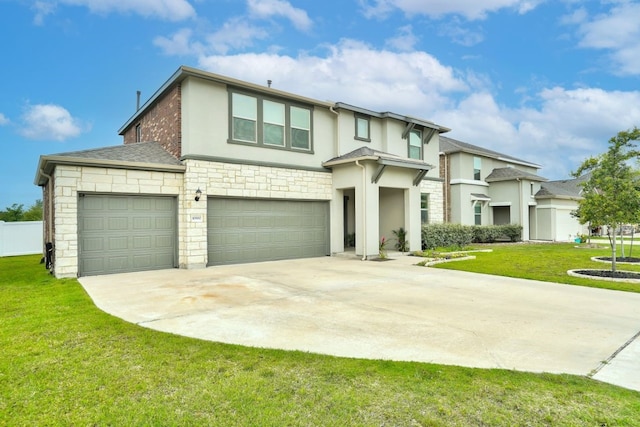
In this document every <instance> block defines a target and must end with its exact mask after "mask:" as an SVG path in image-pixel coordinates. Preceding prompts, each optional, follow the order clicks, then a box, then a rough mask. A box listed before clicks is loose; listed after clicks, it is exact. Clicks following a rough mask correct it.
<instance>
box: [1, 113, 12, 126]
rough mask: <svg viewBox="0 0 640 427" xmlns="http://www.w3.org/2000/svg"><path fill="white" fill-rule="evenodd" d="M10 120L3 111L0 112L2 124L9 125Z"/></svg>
mask: <svg viewBox="0 0 640 427" xmlns="http://www.w3.org/2000/svg"><path fill="white" fill-rule="evenodd" d="M9 122H10V120H9V119H8V118H7V117H6V116H5V115H4V114H2V113H0V126H5V125H8V124H9Z"/></svg>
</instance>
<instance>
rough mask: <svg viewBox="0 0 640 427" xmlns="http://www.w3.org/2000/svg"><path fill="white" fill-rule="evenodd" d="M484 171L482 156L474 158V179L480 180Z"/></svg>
mask: <svg viewBox="0 0 640 427" xmlns="http://www.w3.org/2000/svg"><path fill="white" fill-rule="evenodd" d="M481 173H482V159H481V158H480V157H474V158H473V179H475V180H476V181H480V175H481Z"/></svg>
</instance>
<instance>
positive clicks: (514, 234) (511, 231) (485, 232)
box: [473, 224, 522, 243]
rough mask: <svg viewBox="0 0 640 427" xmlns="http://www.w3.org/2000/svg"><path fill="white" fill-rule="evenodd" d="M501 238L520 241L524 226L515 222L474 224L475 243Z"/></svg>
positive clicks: (491, 241)
mask: <svg viewBox="0 0 640 427" xmlns="http://www.w3.org/2000/svg"><path fill="white" fill-rule="evenodd" d="M499 240H508V241H510V242H519V241H520V240H522V227H521V226H519V225H514V224H510V225H475V226H473V243H494V242H496V241H499Z"/></svg>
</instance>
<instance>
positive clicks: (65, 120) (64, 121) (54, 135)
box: [19, 104, 84, 141]
mask: <svg viewBox="0 0 640 427" xmlns="http://www.w3.org/2000/svg"><path fill="white" fill-rule="evenodd" d="M22 121H23V123H22V129H21V130H20V131H19V132H20V134H21V135H22V136H24V137H26V138H29V139H37V140H54V141H64V140H67V139H69V138H74V137H76V136H78V135H80V134H81V133H82V132H83V131H84V129H83V126H82V124H81V123H80V121H79V120H78V119H76V118H74V117H72V116H71V114H70V113H69V111H67V110H66V109H65V108H64V107H61V106H59V105H55V104H37V105H29V106H28V107H27V110H26V112H25V113H24V115H23V116H22Z"/></svg>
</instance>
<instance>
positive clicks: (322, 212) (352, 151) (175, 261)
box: [35, 67, 449, 277]
mask: <svg viewBox="0 0 640 427" xmlns="http://www.w3.org/2000/svg"><path fill="white" fill-rule="evenodd" d="M265 83H266V82H265ZM448 130H449V129H447V128H445V127H442V126H439V125H437V124H435V123H432V122H429V121H427V120H423V119H417V118H414V117H409V116H403V115H400V114H395V113H390V112H374V111H370V110H367V109H364V108H359V107H354V106H351V105H347V104H343V103H332V102H325V101H319V100H315V99H310V98H307V97H303V96H299V95H295V94H291V93H287V92H283V91H280V90H277V89H275V88H272V87H271V85H270V84H267V85H264V86H262V85H256V84H252V83H247V82H244V81H239V80H235V79H232V78H228V77H225V76H221V75H217V74H213V73H208V72H204V71H201V70H197V69H193V68H189V67H180V68H179V69H178V70H177V71H176V72H175V73H174V74H173V75H172V76H171V77H170V78H169V79H168V80H167V81H166V82H165V83H164V84H163V85H162V86H161V87H160V88H159V89H158V91H157V92H156V93H154V94H153V95H152V96H151V98H150V99H149V100H148V101H147V102H146V103H145V104H144V105H142V107H140V108H139V109H138V110H137V111H136V112H135V114H133V116H132V117H131V118H130V119H129V120H127V121H126V123H125V124H124V125H123V126H122V127H121V129H120V131H119V132H120V134H121V135H122V136H123V138H124V144H123V145H118V146H110V147H105V148H99V149H92V150H85V151H78V152H68V153H61V154H56V155H47V156H41V158H40V162H39V164H38V171H37V174H36V179H35V182H36V184H37V185H40V186H42V187H43V193H44V196H43V203H44V208H45V209H44V210H45V241H46V242H51V243H53V251H54V265H55V274H56V276H57V277H70V276H77V275H94V274H106V273H116V272H125V271H138V270H149V269H161V268H175V267H180V268H201V267H205V266H211V265H220V264H229V263H241V262H254V261H266V260H277V259H289V258H298V257H313V256H323V255H331V254H335V253H340V252H343V251H345V243H348V242H349V241H350V240H351V239H348V237H349V236H355V254H356V255H358V256H360V257H362V259H368V258H372V257H375V256H377V255H378V251H379V242H380V239H381V238H382V237H385V238H387V239H389V238H390V237H391V236H392V233H393V230H397V229H399V228H400V227H403V228H404V229H405V230H406V231H407V240H408V243H409V245H408V246H409V249H410V250H417V249H420V246H421V240H420V239H421V233H420V227H421V223H422V222H423V221H426V220H427V218H429V220H430V221H432V222H442V221H443V211H444V206H443V203H444V197H443V185H442V178H441V176H440V171H439V164H438V156H439V151H440V144H439V136H440V134H441V133H444V132H447V131H448Z"/></svg>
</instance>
